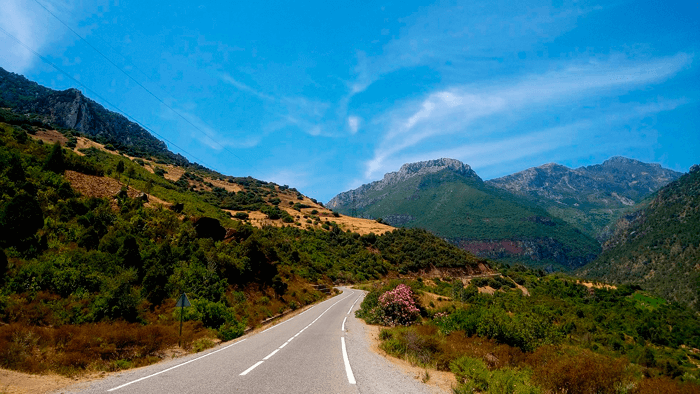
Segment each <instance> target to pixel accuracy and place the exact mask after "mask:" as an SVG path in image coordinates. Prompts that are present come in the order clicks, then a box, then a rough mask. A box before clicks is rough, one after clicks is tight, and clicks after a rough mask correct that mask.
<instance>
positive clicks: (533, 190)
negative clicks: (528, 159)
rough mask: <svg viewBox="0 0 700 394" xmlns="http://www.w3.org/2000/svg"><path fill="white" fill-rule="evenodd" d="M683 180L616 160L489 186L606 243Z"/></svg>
mask: <svg viewBox="0 0 700 394" xmlns="http://www.w3.org/2000/svg"><path fill="white" fill-rule="evenodd" d="M680 176H681V173H679V172H676V171H673V170H669V169H666V168H662V167H661V166H660V165H658V164H649V163H643V162H641V161H637V160H632V159H627V158H624V157H612V158H610V159H608V160H606V161H605V162H603V164H596V165H592V166H587V167H579V168H576V169H572V168H568V167H565V166H562V165H559V164H554V163H550V164H545V165H543V166H540V167H533V168H529V169H527V170H525V171H521V172H518V173H515V174H512V175H508V176H504V177H501V178H496V179H492V180H489V181H486V183H488V184H490V185H493V186H496V187H498V188H501V189H504V190H507V191H509V192H511V193H514V194H517V195H519V196H522V197H526V198H528V199H530V200H531V201H533V202H534V203H536V204H538V205H539V206H541V207H543V208H544V209H546V210H547V212H549V213H550V214H551V215H553V216H556V217H559V218H562V219H564V220H565V221H566V222H568V223H570V224H572V225H574V226H575V227H576V228H578V229H579V230H581V231H583V232H585V233H586V234H588V235H590V236H592V237H595V238H597V239H599V240H604V239H605V238H606V237H607V236H609V235H610V234H609V231H607V229H606V227H607V226H608V225H610V224H612V223H613V222H614V220H615V219H617V217H619V216H620V215H621V214H624V213H625V212H629V211H630V210H631V209H632V208H631V207H633V206H635V205H636V204H638V203H640V202H641V201H642V200H643V199H644V197H646V196H648V195H649V194H651V193H653V192H655V191H656V190H658V189H659V188H661V187H663V186H665V185H666V184H668V183H669V182H671V181H673V180H675V179H678V178H679V177H680Z"/></svg>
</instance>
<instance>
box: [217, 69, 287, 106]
mask: <svg viewBox="0 0 700 394" xmlns="http://www.w3.org/2000/svg"><path fill="white" fill-rule="evenodd" d="M221 80H222V81H224V82H226V83H228V84H230V85H233V86H234V87H235V88H236V89H238V90H241V91H243V92H246V93H250V94H252V95H253V96H255V97H258V98H261V99H263V100H268V101H276V100H275V98H274V97H272V96H270V95H267V94H264V93H261V92H259V91H258V90H256V89H253V88H251V87H250V86H248V85H246V84H244V83H243V82H240V81H238V80H237V79H235V78H233V76H231V74H229V73H222V74H221Z"/></svg>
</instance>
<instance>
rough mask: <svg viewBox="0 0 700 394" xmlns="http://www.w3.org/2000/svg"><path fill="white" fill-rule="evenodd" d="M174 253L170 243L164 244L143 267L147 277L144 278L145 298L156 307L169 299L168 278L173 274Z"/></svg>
mask: <svg viewBox="0 0 700 394" xmlns="http://www.w3.org/2000/svg"><path fill="white" fill-rule="evenodd" d="M172 260H173V253H172V248H171V247H170V243H168V242H163V244H162V245H161V246H160V247H159V248H158V252H157V253H156V255H155V256H154V257H152V258H151V259H149V260H147V261H146V262H145V264H144V265H143V268H144V269H145V271H146V272H145V275H144V277H143V282H142V283H143V287H142V290H143V292H144V296H145V297H146V299H147V300H148V301H149V302H150V303H151V304H153V305H154V306H155V305H160V304H162V303H163V300H165V299H166V298H167V297H168V289H167V285H168V278H169V277H170V275H172V273H173V267H174V265H173V261H172Z"/></svg>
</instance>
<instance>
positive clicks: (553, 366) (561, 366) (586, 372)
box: [529, 347, 629, 393]
mask: <svg viewBox="0 0 700 394" xmlns="http://www.w3.org/2000/svg"><path fill="white" fill-rule="evenodd" d="M529 364H531V365H534V366H535V369H534V374H533V381H535V382H536V383H538V384H539V385H540V386H541V387H543V388H545V389H548V390H552V391H553V392H557V393H559V392H569V393H616V392H618V388H620V387H622V386H623V385H624V384H625V383H626V381H627V380H628V378H629V377H628V376H627V370H626V367H627V365H628V361H627V359H626V358H624V357H623V358H618V359H614V358H611V357H608V356H604V355H601V354H597V353H593V352H592V351H590V350H583V351H581V352H577V353H576V354H563V355H562V354H558V352H556V351H555V350H554V349H552V348H548V347H545V348H542V349H541V350H540V351H538V352H536V353H535V354H533V355H532V356H531V362H530V363H529Z"/></svg>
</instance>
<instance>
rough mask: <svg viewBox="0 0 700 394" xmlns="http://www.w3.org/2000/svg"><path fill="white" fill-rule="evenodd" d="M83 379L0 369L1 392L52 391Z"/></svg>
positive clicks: (16, 393) (18, 393) (17, 393)
mask: <svg viewBox="0 0 700 394" xmlns="http://www.w3.org/2000/svg"><path fill="white" fill-rule="evenodd" d="M81 380H82V379H71V378H67V377H65V376H61V375H30V374H28V373H22V372H15V371H9V370H7V369H0V392H2V393H7V394H25V393H51V392H54V391H57V390H60V389H62V388H65V387H68V386H70V385H72V384H75V383H79V382H80V381H81Z"/></svg>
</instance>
